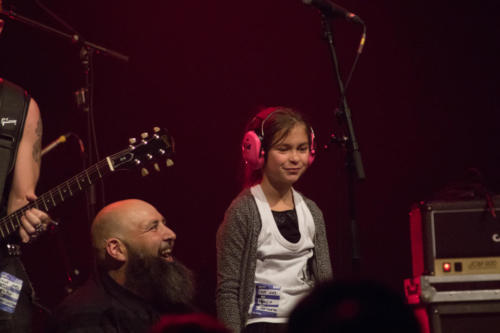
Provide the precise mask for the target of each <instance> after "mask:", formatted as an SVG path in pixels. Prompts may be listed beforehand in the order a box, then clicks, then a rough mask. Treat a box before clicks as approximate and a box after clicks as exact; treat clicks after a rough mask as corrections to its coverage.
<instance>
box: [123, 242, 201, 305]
mask: <svg viewBox="0 0 500 333" xmlns="http://www.w3.org/2000/svg"><path fill="white" fill-rule="evenodd" d="M127 252H128V254H129V258H128V265H127V270H126V272H125V287H126V288H128V289H129V290H132V291H133V292H134V293H136V294H137V295H139V296H141V297H143V298H145V299H146V300H148V301H150V302H152V303H153V305H154V306H155V307H157V308H158V309H159V310H160V311H169V312H170V311H172V312H176V311H181V312H184V311H187V310H188V309H190V308H191V303H192V300H193V295H194V282H193V281H194V279H193V273H192V271H191V270H189V269H188V268H187V267H186V266H184V265H183V264H181V263H180V262H178V261H177V260H174V261H173V262H168V261H165V260H164V259H163V258H160V257H156V256H144V255H142V254H141V253H139V252H138V251H136V250H135V249H133V248H132V247H131V246H128V245H127Z"/></svg>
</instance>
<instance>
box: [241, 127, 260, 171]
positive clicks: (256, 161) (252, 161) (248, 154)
mask: <svg viewBox="0 0 500 333" xmlns="http://www.w3.org/2000/svg"><path fill="white" fill-rule="evenodd" d="M241 153H242V156H243V159H244V160H245V162H246V163H247V164H248V166H249V167H250V169H252V170H258V169H260V168H262V167H263V166H264V150H263V149H262V140H261V138H260V137H259V136H258V135H257V133H255V132H254V131H248V132H246V133H245V135H244V136H243V141H242V143H241Z"/></svg>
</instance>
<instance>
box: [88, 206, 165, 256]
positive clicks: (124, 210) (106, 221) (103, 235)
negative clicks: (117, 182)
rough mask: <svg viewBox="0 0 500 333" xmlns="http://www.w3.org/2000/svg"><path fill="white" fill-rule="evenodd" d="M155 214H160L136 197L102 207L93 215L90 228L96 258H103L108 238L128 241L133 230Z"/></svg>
mask: <svg viewBox="0 0 500 333" xmlns="http://www.w3.org/2000/svg"><path fill="white" fill-rule="evenodd" d="M155 216H161V214H160V213H158V211H157V210H156V208H154V207H153V206H152V205H150V204H149V203H147V202H145V201H142V200H138V199H128V200H122V201H117V202H114V203H112V204H110V205H108V206H106V207H104V208H103V209H102V210H101V211H100V212H99V213H98V214H97V216H96V217H95V219H94V222H93V223H92V228H91V236H92V245H93V247H94V249H95V250H96V251H97V255H98V258H99V259H101V260H103V259H104V255H105V247H106V242H107V241H108V240H109V239H111V238H117V239H120V240H121V241H124V242H128V241H129V239H130V238H131V237H133V232H134V230H138V229H139V228H140V227H141V223H144V221H147V220H148V219H151V218H152V217H155Z"/></svg>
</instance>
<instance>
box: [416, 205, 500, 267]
mask: <svg viewBox="0 0 500 333" xmlns="http://www.w3.org/2000/svg"><path fill="white" fill-rule="evenodd" d="M497 216H500V196H494V197H492V200H491V201H490V202H489V203H488V202H487V201H486V200H473V201H431V202H422V203H420V204H418V205H414V206H413V207H412V210H411V212H410V238H411V248H412V266H413V276H421V275H436V276H439V275H447V276H450V275H464V274H500V218H498V217H497Z"/></svg>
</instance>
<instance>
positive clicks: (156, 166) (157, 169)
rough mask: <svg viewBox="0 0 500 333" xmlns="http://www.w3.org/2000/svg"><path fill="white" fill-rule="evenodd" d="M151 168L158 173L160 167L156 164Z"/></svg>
mask: <svg viewBox="0 0 500 333" xmlns="http://www.w3.org/2000/svg"><path fill="white" fill-rule="evenodd" d="M153 167H154V168H155V170H156V171H158V172H160V166H159V165H158V163H155V164H153Z"/></svg>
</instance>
